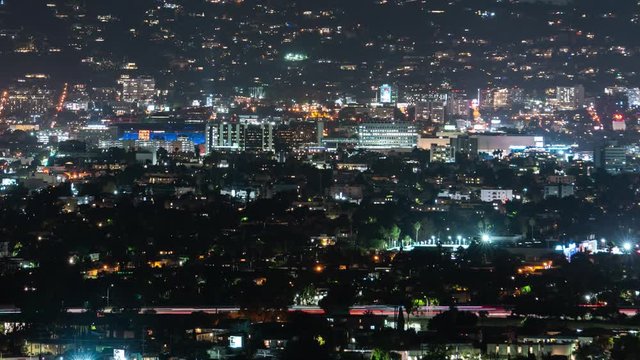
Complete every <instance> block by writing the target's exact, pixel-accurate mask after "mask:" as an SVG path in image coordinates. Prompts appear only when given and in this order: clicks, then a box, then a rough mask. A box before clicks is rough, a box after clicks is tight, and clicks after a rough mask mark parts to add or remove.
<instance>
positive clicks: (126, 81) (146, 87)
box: [118, 75, 156, 103]
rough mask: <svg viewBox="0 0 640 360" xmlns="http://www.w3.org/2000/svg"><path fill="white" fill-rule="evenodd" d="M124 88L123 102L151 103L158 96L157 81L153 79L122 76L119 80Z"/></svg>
mask: <svg viewBox="0 0 640 360" xmlns="http://www.w3.org/2000/svg"><path fill="white" fill-rule="evenodd" d="M118 84H119V85H120V86H122V101H124V102H129V103H133V102H142V103H150V102H152V100H153V97H154V96H155V94H156V81H155V80H154V79H153V78H151V77H135V78H132V77H130V76H129V75H122V77H120V79H119V80H118Z"/></svg>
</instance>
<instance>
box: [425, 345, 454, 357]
mask: <svg viewBox="0 0 640 360" xmlns="http://www.w3.org/2000/svg"><path fill="white" fill-rule="evenodd" d="M448 355H449V352H448V351H447V347H446V346H444V345H442V344H429V346H428V347H427V354H426V355H424V356H423V357H422V358H421V359H420V360H445V359H447V357H448Z"/></svg>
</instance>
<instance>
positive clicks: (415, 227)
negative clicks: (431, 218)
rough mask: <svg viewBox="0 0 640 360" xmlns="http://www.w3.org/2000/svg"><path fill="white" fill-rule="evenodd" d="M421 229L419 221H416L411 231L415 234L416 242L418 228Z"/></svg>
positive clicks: (416, 239)
mask: <svg viewBox="0 0 640 360" xmlns="http://www.w3.org/2000/svg"><path fill="white" fill-rule="evenodd" d="M421 227H422V223H420V221H416V222H415V223H413V230H414V231H415V232H416V237H415V241H416V242H418V234H419V232H420V228H421Z"/></svg>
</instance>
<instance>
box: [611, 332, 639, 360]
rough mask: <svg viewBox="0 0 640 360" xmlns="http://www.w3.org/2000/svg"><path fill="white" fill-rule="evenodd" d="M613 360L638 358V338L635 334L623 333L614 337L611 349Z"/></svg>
mask: <svg viewBox="0 0 640 360" xmlns="http://www.w3.org/2000/svg"><path fill="white" fill-rule="evenodd" d="M611 358H612V359H613V360H638V359H640V339H639V338H638V337H637V336H635V335H625V336H622V337H620V338H618V339H616V340H615V341H614V343H613V348H612V349H611Z"/></svg>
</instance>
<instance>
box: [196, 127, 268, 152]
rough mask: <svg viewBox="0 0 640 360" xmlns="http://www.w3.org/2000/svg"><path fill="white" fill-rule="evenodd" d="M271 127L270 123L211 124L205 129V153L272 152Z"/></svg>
mask: <svg viewBox="0 0 640 360" xmlns="http://www.w3.org/2000/svg"><path fill="white" fill-rule="evenodd" d="M273 127H274V125H273V123H270V122H264V123H259V124H257V123H256V124H254V123H231V122H211V123H209V124H207V128H206V134H205V141H206V142H205V147H206V151H207V153H211V152H212V151H215V150H229V151H269V152H270V151H273V150H274V137H273Z"/></svg>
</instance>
